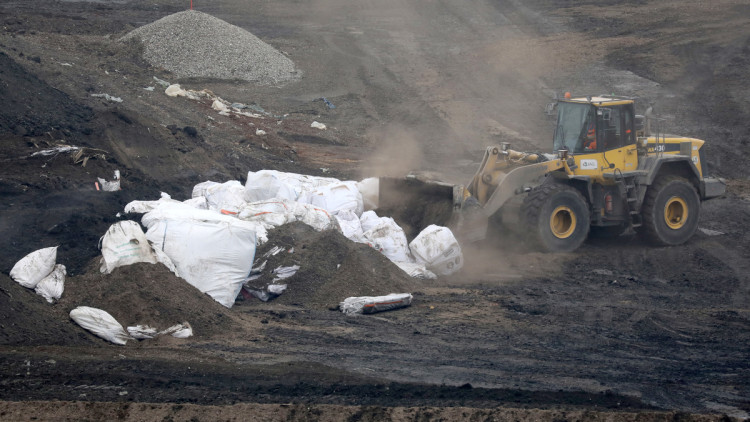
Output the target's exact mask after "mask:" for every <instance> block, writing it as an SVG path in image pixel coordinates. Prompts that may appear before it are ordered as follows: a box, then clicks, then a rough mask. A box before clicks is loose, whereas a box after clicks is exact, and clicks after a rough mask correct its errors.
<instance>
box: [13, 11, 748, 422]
mask: <svg viewBox="0 0 750 422" xmlns="http://www.w3.org/2000/svg"><path fill="white" fill-rule="evenodd" d="M184 3H185V4H176V3H175V2H172V1H169V2H168V1H162V0H155V1H154V0H152V1H148V2H145V1H129V0H123V1H117V2H114V1H112V2H109V1H96V2H94V1H91V2H75V1H54V2H50V1H41V0H29V1H22V2H21V1H6V2H3V3H2V4H0V23H1V24H2V31H1V32H0V93H1V94H2V98H3V101H2V103H1V104H0V161H1V162H2V171H0V195H1V198H2V201H0V216H1V219H0V233H1V234H2V235H1V236H0V252H2V253H0V270H1V271H0V272H1V273H2V274H0V319H1V321H0V356H1V358H0V374H2V376H1V377H0V384H2V390H1V391H2V392H1V393H0V399H2V400H3V402H2V403H0V419H6V420H26V419H32V418H36V419H37V420H66V419H70V420H84V419H88V420H103V419H113V418H120V419H131V420H164V419H182V420H184V419H191V418H194V419H198V420H209V419H211V420H213V419H219V418H221V419H227V420H246V419H257V420H264V419H265V420H430V419H442V420H456V419H468V420H491V419H492V418H495V419H514V420H550V421H551V420H596V419H604V418H608V419H610V420H704V419H705V420H719V419H721V418H725V417H731V418H740V419H741V418H747V417H748V413H750V365H749V364H748V362H750V353H749V352H748V347H747V345H748V344H749V343H750V310H749V309H748V300H749V299H750V277H748V275H747V274H748V271H749V270H750V252H748V251H750V234H749V233H748V223H750V182H749V181H748V180H749V179H748V177H749V176H750V173H748V170H747V166H745V165H744V164H745V161H746V160H747V158H748V157H749V156H750V154H749V152H750V151H748V148H749V147H748V135H750V133H749V132H750V125H748V124H747V121H748V119H750V100H748V98H750V95H748V94H750V92H748V91H749V90H750V88H748V86H747V80H750V71H748V60H750V6H748V5H747V4H746V2H743V1H732V0H719V1H714V2H702V1H698V0H690V1H681V2H672V1H648V0H646V1H631V2H619V1H618V2H615V1H599V2H568V1H563V0H529V1H523V2H522V1H517V0H514V1H489V0H488V1H472V2H460V3H455V4H454V3H450V2H432V1H419V2H401V1H399V0H388V1H385V2H375V3H373V2H365V1H359V0H356V1H351V0H347V1H344V0H313V1H308V2H297V1H275V2H250V3H248V2H237V1H230V0H226V1H213V2H210V3H208V2H206V3H205V4H204V3H203V2H198V1H195V2H194V4H195V7H196V8H197V9H198V10H200V11H203V12H205V13H210V14H212V15H214V16H216V17H218V18H221V19H224V20H226V21H227V22H229V23H232V24H235V25H238V26H240V27H242V28H245V29H247V30H249V31H251V32H252V33H254V34H255V35H257V36H258V37H260V38H261V39H263V40H264V41H266V42H268V43H270V44H271V45H273V46H274V47H276V48H278V49H279V50H281V51H283V52H284V53H285V54H287V55H288V56H289V57H290V58H291V59H292V60H294V61H295V63H296V64H297V66H298V67H299V68H300V69H302V70H303V72H304V76H303V78H302V80H301V81H299V82H296V83H293V84H289V85H287V86H283V87H271V86H257V85H254V84H250V83H246V82H242V81H218V80H177V79H176V78H175V77H174V76H173V75H170V74H169V73H168V72H166V71H164V70H162V69H159V68H154V67H152V66H150V65H149V64H148V63H146V62H144V61H143V60H142V59H141V58H140V49H141V47H140V46H139V45H138V44H137V43H121V42H118V41H117V40H118V39H119V38H120V37H121V36H122V35H124V34H126V33H127V32H128V31H129V30H131V29H133V28H135V27H138V26H141V25H143V24H146V23H149V22H152V21H154V20H156V19H158V18H160V17H162V16H166V15H168V14H171V13H175V12H178V11H181V10H184V9H185V8H186V7H188V2H184ZM154 77H157V78H159V79H161V80H165V81H169V82H179V83H181V84H182V86H183V87H186V88H190V89H196V90H201V89H210V90H211V91H213V92H214V93H216V94H217V95H220V96H221V97H222V98H225V99H227V100H228V101H231V102H241V103H245V104H252V105H254V106H257V107H259V108H262V109H263V110H264V111H265V112H266V113H267V114H264V117H263V118H249V117H247V118H246V117H234V118H230V117H225V116H219V115H218V114H216V112H215V111H213V110H211V108H210V103H207V102H205V101H204V102H200V101H191V100H188V99H184V98H170V97H167V96H166V95H164V94H163V87H162V86H160V85H159V84H158V82H157V81H156V80H155V79H154ZM151 86H153V87H154V88H155V89H154V90H153V91H150V90H146V89H144V88H149V87H151ZM566 90H570V91H573V92H574V93H581V94H586V93H594V94H598V93H616V94H621V95H630V96H637V97H638V99H639V100H638V101H639V106H638V107H639V111H644V110H645V108H646V107H647V106H649V105H652V106H653V107H654V109H655V110H656V111H657V112H658V113H659V114H660V115H661V116H662V117H664V120H663V122H662V125H663V129H664V130H665V131H668V132H673V133H679V134H682V135H686V136H693V137H697V138H701V139H706V141H707V142H708V144H707V147H706V148H707V156H708V160H709V169H710V172H711V173H713V174H714V175H717V176H721V177H725V178H727V180H728V183H729V188H728V193H727V195H725V196H724V197H722V198H719V199H715V200H712V201H709V202H706V203H705V204H704V208H703V213H702V216H701V223H700V227H701V228H703V229H709V230H712V231H717V232H721V233H723V234H720V235H715V233H713V232H710V231H709V232H699V233H698V234H697V235H696V236H695V237H694V238H693V239H692V240H691V241H689V242H688V243H687V244H685V245H682V246H678V247H670V248H662V247H654V246H651V245H648V244H645V243H643V242H642V241H641V240H640V239H639V238H637V237H636V236H634V235H631V234H628V233H626V234H625V235H623V236H621V237H619V238H616V239H613V240H591V241H589V242H587V243H586V244H585V245H584V246H583V247H582V248H581V249H580V250H578V251H576V252H575V253H570V254H541V253H537V252H535V251H533V250H531V249H529V248H528V247H526V246H524V244H523V243H522V242H521V241H520V240H519V239H517V238H515V237H513V236H511V235H503V236H500V235H498V236H496V237H494V238H492V239H490V240H488V241H486V242H484V243H481V244H478V245H473V246H472V247H467V248H466V249H465V251H464V253H465V257H466V261H467V263H466V266H465V268H464V270H463V271H462V272H461V273H459V274H457V275H454V276H452V277H448V278H441V279H439V280H437V281H423V280H414V279H408V278H405V277H404V276H403V274H402V273H400V272H399V271H398V269H397V268H395V267H394V266H393V264H391V263H390V262H389V261H387V260H386V259H384V258H383V257H382V256H380V255H378V254H377V253H376V252H375V251H374V250H371V249H368V248H358V247H355V246H353V245H349V244H348V243H346V242H345V241H344V239H343V238H335V237H334V238H332V237H331V236H334V235H335V234H332V233H330V234H326V235H325V236H329V237H325V236H324V237H323V239H321V238H320V236H321V235H320V234H315V233H314V232H310V231H306V230H305V229H300V228H295V229H294V230H292V229H289V230H290V231H288V232H284V233H279V234H278V236H279V237H278V239H277V241H278V243H280V244H283V245H284V246H288V245H291V244H295V245H297V246H295V248H301V247H302V246H303V245H311V246H310V247H311V251H312V252H310V253H309V254H308V255H305V256H306V257H308V258H309V257H313V258H314V259H316V262H317V263H316V264H315V265H311V267H310V268H305V269H304V271H301V272H300V274H298V275H297V276H295V277H296V278H293V279H290V285H291V286H292V287H294V285H295V283H296V284H297V286H299V288H300V291H305V290H304V289H310V290H307V291H309V294H299V293H295V294H292V293H291V292H290V294H289V295H288V296H282V297H280V298H279V300H277V301H275V302H268V303H261V302H259V301H251V300H244V301H239V302H238V303H237V304H236V305H235V306H234V307H233V308H232V309H226V308H223V307H221V306H220V305H218V304H216V303H215V302H213V301H212V300H211V299H210V298H208V297H207V296H205V295H202V294H200V293H199V292H197V291H196V290H195V289H192V287H190V286H189V285H187V284H186V283H182V282H181V281H180V280H179V279H177V278H175V277H173V276H172V275H171V273H169V272H167V271H165V270H163V269H162V268H160V267H158V266H149V265H146V264H141V265H138V266H134V267H132V268H128V269H118V270H117V271H116V272H115V273H113V274H112V275H111V276H109V277H105V276H103V275H101V274H99V273H98V272H97V271H96V267H97V266H96V260H97V256H98V255H99V251H98V247H97V244H98V241H99V238H100V237H101V236H102V235H103V234H104V233H105V231H106V229H107V228H108V227H109V225H110V224H112V223H113V222H115V221H117V220H119V219H121V218H125V217H118V216H117V213H118V212H121V211H122V210H123V207H124V205H125V204H127V203H128V202H129V201H131V200H134V199H156V198H158V196H159V192H167V193H169V194H171V195H172V196H173V197H174V198H177V199H186V198H188V197H189V196H190V192H191V190H192V186H193V185H194V184H196V183H199V182H202V181H205V180H213V181H218V182H224V181H226V180H231V179H236V180H240V181H244V179H245V177H246V174H247V171H249V170H259V169H263V168H268V169H278V170H283V171H293V172H298V173H305V174H314V175H321V176H323V175H325V176H333V177H339V178H344V179H359V178H362V177H365V176H373V175H402V174H404V173H406V172H408V171H411V170H420V171H425V172H430V173H432V174H436V175H439V176H440V178H442V179H443V180H446V181H449V182H461V183H464V182H466V181H467V180H468V177H470V176H471V175H472V173H473V171H474V169H475V168H476V165H477V162H478V160H479V159H480V158H481V155H482V151H483V149H484V147H485V146H486V145H489V144H494V143H497V142H503V141H508V142H511V143H512V144H513V145H514V146H515V147H516V148H518V149H526V150H545V151H546V150H548V145H549V142H548V140H549V139H550V136H551V120H550V119H549V118H548V117H547V116H546V115H545V114H544V106H545V105H546V104H547V103H548V102H550V101H551V100H552V98H553V96H554V94H555V93H558V94H559V93H562V92H564V91H566ZM101 93H107V94H110V95H113V96H116V97H119V98H122V100H123V101H122V102H112V101H108V100H106V99H103V98H101V97H93V96H91V94H101ZM322 97H325V98H326V99H328V100H329V101H330V102H331V103H332V104H334V105H335V106H336V107H335V108H329V107H328V106H327V105H326V103H325V102H324V101H322V100H321V98H322ZM314 120H317V121H320V122H323V123H325V124H326V125H328V129H327V130H326V131H319V130H317V129H314V128H311V127H310V123H311V122H312V121H314ZM251 124H252V125H251ZM256 129H263V130H265V131H266V132H267V135H265V136H260V135H256ZM61 144H67V145H76V146H79V147H85V149H84V150H83V151H84V154H83V156H82V157H80V158H86V157H88V160H86V162H85V164H86V165H85V166H83V165H82V164H83V162H80V161H79V162H78V163H76V162H75V160H74V158H73V157H72V156H71V155H70V154H67V153H60V154H53V155H48V156H33V157H32V156H31V154H33V153H35V152H39V151H41V150H45V149H49V148H52V147H55V146H59V145H61ZM115 169H119V170H120V171H121V173H122V175H123V182H122V187H123V190H122V191H119V192H114V193H104V192H100V191H97V190H96V188H95V185H94V182H95V181H96V178H97V177H102V178H105V179H110V178H111V175H112V172H113V171H114V170H115ZM133 218H137V217H133ZM707 233H709V234H707ZM272 240H273V239H272ZM323 244H325V245H327V246H326V247H324V246H321V245H323ZM53 245H60V248H59V255H58V257H59V258H58V262H60V263H63V264H65V265H66V266H67V267H68V274H69V278H68V280H67V281H66V283H68V287H67V288H66V294H65V295H64V296H63V299H62V300H61V301H60V302H59V303H56V304H54V305H50V304H47V303H46V302H45V301H44V299H42V298H41V297H39V296H36V295H35V294H34V292H32V291H27V290H26V289H24V288H22V287H20V286H19V285H17V284H16V283H14V282H13V281H11V280H10V278H8V277H7V273H8V272H9V270H10V268H11V267H12V266H13V264H14V263H15V262H16V261H17V260H18V259H20V258H21V257H22V256H24V255H25V254H27V253H29V252H30V251H33V250H36V249H39V248H41V247H46V246H53ZM271 246H273V245H271V244H269V245H268V246H267V247H271ZM360 246H361V245H360ZM297 250H299V249H297ZM300 256H302V255H300ZM306 262H310V261H309V260H308V261H306ZM334 262H335V264H336V265H338V264H344V265H343V266H342V267H341V268H343V272H338V267H336V268H333V267H332V265H333V263H334ZM369 274H374V275H373V276H372V277H371V276H369ZM129 283H131V284H129ZM378 288H380V289H383V290H388V291H382V293H383V294H385V293H390V289H403V290H405V291H409V292H411V293H413V294H414V303H413V305H412V306H411V307H409V308H406V309H402V310H398V311H393V312H389V313H383V314H378V315H373V316H367V317H344V316H343V315H342V314H341V313H340V312H338V311H335V310H330V309H329V308H333V307H335V304H336V302H337V301H339V300H342V299H343V297H337V295H336V293H340V294H341V295H342V296H344V295H349V294H354V293H353V292H358V291H361V292H362V294H373V293H376V292H377V290H378ZM324 293H325V294H324ZM328 296H331V297H330V298H328ZM83 301H85V302H86V303H82V302H83ZM89 303H90V304H94V303H98V304H101V306H105V305H106V306H108V307H109V309H111V310H112V312H113V313H118V312H119V314H118V318H120V319H128V318H130V319H132V320H133V321H136V320H137V319H138V317H139V316H143V317H144V318H151V319H152V320H153V321H154V323H160V324H172V323H178V322H182V320H187V321H190V322H191V324H193V325H194V328H195V333H196V334H195V336H194V337H193V338H190V339H187V340H179V339H172V338H160V339H157V340H154V341H150V342H149V341H143V342H129V343H128V345H126V346H124V347H123V346H113V345H110V344H107V343H105V342H104V341H102V340H100V339H98V338H96V337H94V336H92V335H90V334H88V333H86V332H84V331H83V330H81V329H80V328H79V327H77V326H75V325H74V324H73V323H72V322H70V320H69V319H68V316H67V315H68V312H69V310H70V309H72V308H73V307H75V306H78V305H82V304H89ZM183 315H184V317H183ZM127 323H131V321H130V320H129V321H127Z"/></svg>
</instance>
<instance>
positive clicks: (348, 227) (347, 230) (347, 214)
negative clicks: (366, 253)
mask: <svg viewBox="0 0 750 422" xmlns="http://www.w3.org/2000/svg"><path fill="white" fill-rule="evenodd" d="M335 217H336V220H337V221H338V223H339V228H340V229H341V233H342V234H343V235H344V237H346V238H347V239H349V240H352V241H354V242H360V243H362V242H364V241H365V240H364V232H363V231H362V224H360V222H359V217H357V214H354V211H351V210H344V211H339V213H338V214H336V215H335Z"/></svg>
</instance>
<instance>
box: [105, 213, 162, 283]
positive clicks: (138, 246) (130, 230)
mask: <svg viewBox="0 0 750 422" xmlns="http://www.w3.org/2000/svg"><path fill="white" fill-rule="evenodd" d="M101 249H102V259H101V265H100V267H99V271H101V272H102V273H104V274H110V273H111V272H112V271H114V269H115V268H117V267H122V266H124V265H131V264H135V263H136V262H147V263H149V264H155V263H156V262H157V259H156V255H155V254H154V252H153V251H152V250H151V245H150V244H149V243H148V240H147V239H146V235H145V234H144V233H143V230H141V225H140V224H138V223H136V222H135V221H131V220H123V221H118V222H117V223H115V224H113V225H111V226H109V229H108V230H107V233H105V234H104V236H103V237H102V240H101Z"/></svg>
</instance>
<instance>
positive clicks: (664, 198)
mask: <svg viewBox="0 0 750 422" xmlns="http://www.w3.org/2000/svg"><path fill="white" fill-rule="evenodd" d="M642 213H643V226H642V227H641V230H639V233H641V234H642V235H643V236H644V237H645V238H646V240H648V241H650V242H651V243H654V244H656V245H669V246H674V245H680V244H682V243H685V242H687V241H688V239H690V238H691V237H692V236H693V234H695V231H696V230H697V229H698V220H699V218H700V198H699V197H698V192H697V191H696V190H695V187H693V185H692V184H691V183H690V182H689V181H688V180H687V179H685V178H683V177H680V176H667V177H663V178H660V179H659V180H657V181H656V182H654V183H653V184H652V185H651V186H650V187H649V188H648V191H646V198H645V199H644V200H643V208H642Z"/></svg>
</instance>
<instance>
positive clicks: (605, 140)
mask: <svg viewBox="0 0 750 422" xmlns="http://www.w3.org/2000/svg"><path fill="white" fill-rule="evenodd" d="M596 113H597V116H596V117H597V122H596V123H597V124H596V126H597V144H598V145H597V147H599V148H597V149H598V152H601V158H602V162H603V164H604V165H603V166H602V167H603V173H615V172H616V171H620V172H623V173H625V172H629V171H634V170H635V169H637V168H638V154H637V152H636V142H635V141H636V138H635V113H634V111H633V104H622V105H615V106H608V107H599V108H597V110H596Z"/></svg>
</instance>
